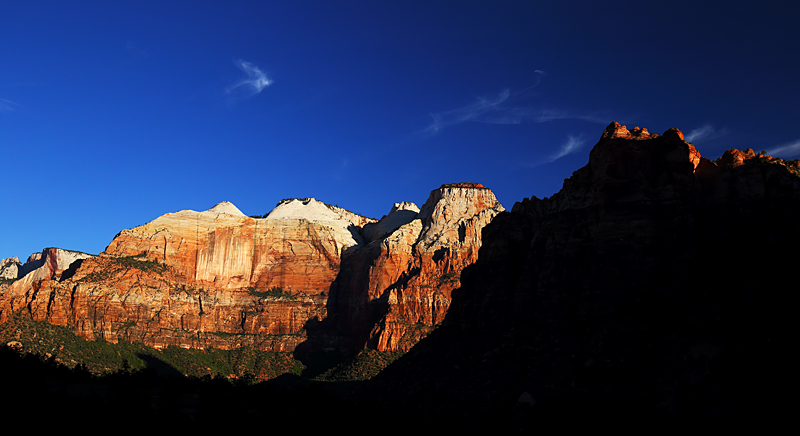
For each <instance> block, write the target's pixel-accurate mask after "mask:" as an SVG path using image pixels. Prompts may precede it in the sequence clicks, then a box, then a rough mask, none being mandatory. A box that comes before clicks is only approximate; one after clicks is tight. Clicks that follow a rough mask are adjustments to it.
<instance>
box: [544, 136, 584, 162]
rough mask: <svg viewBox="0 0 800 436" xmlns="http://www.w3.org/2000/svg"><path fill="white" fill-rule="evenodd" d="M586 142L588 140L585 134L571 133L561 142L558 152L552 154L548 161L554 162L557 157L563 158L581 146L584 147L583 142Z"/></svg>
mask: <svg viewBox="0 0 800 436" xmlns="http://www.w3.org/2000/svg"><path fill="white" fill-rule="evenodd" d="M585 143H586V141H585V140H584V139H583V135H578V136H574V135H569V136H567V140H566V142H564V143H563V144H561V148H560V149H559V150H558V152H557V153H555V154H553V155H552V156H550V158H548V159H547V162H553V161H555V160H557V159H561V158H562V157H564V156H566V155H568V154H571V153H575V152H576V151H578V150H579V149H580V148H581V147H583V144H585Z"/></svg>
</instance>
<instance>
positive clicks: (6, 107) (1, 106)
mask: <svg viewBox="0 0 800 436" xmlns="http://www.w3.org/2000/svg"><path fill="white" fill-rule="evenodd" d="M14 106H18V105H17V104H16V103H14V102H13V101H11V100H6V99H4V98H0V112H14Z"/></svg>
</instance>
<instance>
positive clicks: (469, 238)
mask: <svg viewBox="0 0 800 436" xmlns="http://www.w3.org/2000/svg"><path fill="white" fill-rule="evenodd" d="M500 210H502V207H501V206H500V205H499V203H498V202H497V201H496V199H495V198H494V195H493V194H492V193H491V191H489V190H488V189H486V188H483V187H482V186H479V185H470V186H469V187H442V188H441V189H439V190H435V191H434V192H433V193H432V194H431V199H429V201H428V203H426V205H425V206H424V207H423V209H422V211H420V210H419V209H417V208H416V206H415V205H413V204H411V203H398V204H396V205H395V207H393V208H392V211H391V212H390V214H389V215H387V216H385V217H383V218H382V219H381V220H374V219H369V218H366V217H363V216H360V215H357V214H354V213H352V212H349V211H347V210H345V209H342V208H339V207H336V206H330V205H326V204H324V203H322V202H319V201H316V200H314V199H313V198H306V199H287V200H283V201H281V202H280V203H279V204H278V205H277V206H276V207H275V209H273V210H272V211H271V212H270V213H269V214H268V215H267V216H265V217H262V218H253V217H247V216H245V215H244V214H243V213H241V211H239V210H238V209H237V208H236V207H235V206H234V205H233V204H231V203H229V202H223V203H220V204H218V205H216V206H214V207H213V208H211V209H209V210H207V211H204V212H195V211H181V212H176V213H170V214H166V215H164V216H161V217H159V218H157V219H155V220H153V221H151V222H149V223H147V224H145V225H142V226H139V227H136V228H133V229H128V230H123V231H121V232H120V233H119V234H118V235H117V236H116V237H115V238H114V240H113V241H112V242H111V243H110V244H109V246H108V247H107V248H106V250H105V251H104V252H103V253H101V254H100V255H99V256H97V257H90V256H88V255H85V256H83V255H82V256H77V257H76V256H72V257H70V258H69V259H67V257H68V256H66V255H65V254H64V253H71V252H66V251H64V250H60V251H59V250H57V251H52V252H51V251H48V250H50V249H48V250H45V252H43V253H42V255H41V256H40V257H39V258H37V259H33V258H32V259H30V260H29V262H28V263H26V265H29V267H30V268H31V269H34V266H36V267H37V268H35V269H34V270H33V271H32V272H30V273H28V274H27V275H25V276H24V277H23V278H22V279H19V280H17V281H16V282H14V283H13V284H11V285H10V286H9V285H2V286H4V289H0V321H4V320H5V319H7V318H8V317H9V316H10V314H11V313H13V312H15V311H19V310H24V311H27V312H29V313H30V314H31V315H32V316H33V317H34V319H37V320H46V321H49V322H52V323H55V324H59V325H68V326H71V327H73V329H74V330H75V331H76V332H77V333H79V334H80V335H81V336H83V337H85V338H88V339H95V338H103V339H105V340H107V341H110V342H116V341H118V340H123V339H124V340H136V341H142V342H144V343H145V344H148V345H151V346H155V347H164V346H169V345H178V346H183V347H195V348H207V347H215V348H233V347H237V346H242V345H248V346H254V347H257V348H259V349H263V350H273V351H291V350H294V349H295V348H296V347H297V346H298V345H299V344H301V343H303V342H306V340H307V332H306V328H307V327H308V326H313V325H320V324H325V325H328V326H335V328H333V329H330V330H329V331H328V333H326V334H327V335H328V336H329V339H330V338H339V339H331V340H328V341H324V342H320V341H312V342H314V343H315V344H320V346H326V347H327V346H329V345H330V344H331V343H336V344H348V345H353V346H356V347H363V346H365V345H367V343H366V338H363V337H361V336H359V335H355V336H354V335H353V332H367V333H369V332H370V331H373V330H374V332H373V334H372V335H370V336H369V338H374V340H372V341H371V342H370V344H372V346H373V347H377V348H379V349H384V350H393V349H398V348H403V347H408V346H410V345H403V346H400V345H398V344H399V343H400V342H401V341H400V339H401V338H402V337H404V336H407V335H406V332H407V331H409V330H413V331H419V330H420V329H419V326H420V325H424V326H425V327H426V328H430V327H431V326H433V325H435V324H436V323H438V322H440V321H441V320H442V319H443V317H444V313H445V312H446V310H447V307H448V306H449V294H450V291H451V290H452V288H453V287H454V286H455V285H456V283H457V277H458V274H459V273H460V270H461V269H463V267H464V266H465V265H467V264H469V263H471V262H474V260H475V258H476V256H477V249H478V247H479V245H480V229H481V228H482V227H483V226H484V225H485V224H486V223H487V222H488V221H489V220H490V219H491V217H493V216H494V215H495V214H496V213H498V212H499V211H500ZM421 243H422V245H420V244H421ZM423 245H424V247H425V248H424V249H423V248H421V247H422V246H423ZM418 247H419V248H418ZM362 252H364V253H367V252H368V253H376V254H377V256H375V257H371V256H364V255H363V254H360V253H362ZM361 261H369V262H372V261H374V262H375V264H374V265H373V264H369V265H356V264H358V263H359V262H361ZM425 262H433V263H434V264H435V265H433V266H421V265H422V263H425ZM343 264H346V265H348V266H347V267H346V268H344V269H345V270H347V271H349V270H350V269H353V268H355V269H358V270H361V269H364V268H365V269H366V270H368V271H370V275H369V277H367V281H366V282H358V283H357V284H358V285H363V286H360V287H358V288H353V289H350V288H343V287H342V284H343V283H345V282H347V280H348V279H346V278H343V277H340V275H341V272H342V265H343ZM70 265H72V266H71V267H70ZM25 268H26V267H25V266H23V269H25ZM65 271H69V272H68V273H65ZM412 271H413V272H414V274H416V276H419V277H417V278H415V279H414V280H413V283H418V285H417V284H414V285H413V286H410V287H407V289H406V287H402V286H399V285H398V283H397V282H398V277H400V276H403V277H406V280H408V279H409V278H410V275H413V274H412V273H411V272H412ZM345 275H346V273H345ZM442 277H444V278H442ZM389 288H392V289H393V291H390V290H388V289H389ZM337 292H338V294H339V295H338V296H337V297H336V299H335V304H334V303H332V302H331V301H329V296H330V295H331V294H334V293H337ZM398 292H399V293H398ZM375 300H381V301H384V302H387V304H388V305H384V308H383V313H375V312H374V311H373V309H374V307H375V306H376V305H375V304H374V301H375ZM329 310H333V311H334V312H335V313H336V314H337V316H338V318H337V322H336V323H330V322H327V323H323V321H325V320H327V318H328V312H329ZM363 312H370V313H371V315H374V316H369V317H359V314H360V313H363ZM339 315H340V316H339ZM347 316H350V317H351V318H349V319H348V318H346V317H347ZM378 321H380V322H381V324H380V325H379V326H376V325H374V323H375V322H378ZM370 322H372V323H373V324H368V323H370ZM365 323H367V324H365ZM387 326H388V327H389V328H387ZM362 336H363V335H362ZM340 337H344V338H346V339H341V338H340ZM354 337H358V338H359V340H360V342H359V340H354V339H353V338H354ZM414 338H416V339H414ZM418 338H419V335H417V336H412V337H411V338H408V337H407V338H406V339H405V340H404V341H405V342H404V343H406V344H410V343H412V342H414V341H416V340H418ZM354 344H355V345H354Z"/></svg>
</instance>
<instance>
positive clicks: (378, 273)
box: [0, 122, 800, 353]
mask: <svg viewBox="0 0 800 436" xmlns="http://www.w3.org/2000/svg"><path fill="white" fill-rule="evenodd" d="M631 141H633V142H636V143H638V144H642V146H644V145H652V146H653V147H656V148H658V150H660V151H658V153H655V152H653V153H649V152H648V153H645V152H642V150H645V149H644V148H641V147H638V148H637V147H633V148H631V147H622V146H620V144H628V143H629V142H631ZM659 147H660V148H659ZM665 147H666V148H665ZM645 148H646V147H645ZM662 148H663V150H662ZM636 150H639V151H638V152H637V151H636ZM659 153H661V154H659ZM662 154H663V156H662ZM656 158H658V159H662V160H664V162H666V164H668V165H674V166H676V168H679V169H680V171H682V172H681V174H683V172H686V174H683V175H682V176H681V177H683V178H674V180H672V179H670V181H669V183H667V182H664V183H665V185H664V186H663V188H664V189H663V190H662V191H663V192H657V193H649V194H647V195H656V194H657V195H656V196H657V197H658V198H661V197H659V196H667V197H668V196H669V195H670V192H671V191H670V190H674V189H677V188H679V187H681V186H683V185H682V184H686V183H690V181H689V179H692V180H694V179H696V178H698V177H701V178H702V179H703V180H704V182H703V186H704V188H703V189H700V190H695V191H693V192H694V193H693V194H692V195H696V196H698V199H697V201H699V202H701V203H704V204H705V203H714V204H716V203H720V204H722V203H724V201H726V200H725V199H726V198H727V197H726V196H728V195H729V194H724V195H723V194H719V192H723V193H724V192H727V191H725V189H723V188H724V187H725V186H727V185H726V183H728V184H729V183H733V182H732V181H731V180H733V179H731V180H728V179H727V178H730V177H731V174H734V173H733V172H731V171H728V169H737V171H738V172H742V171H745V170H747V171H751V172H752V171H755V170H754V169H753V168H755V167H756V166H753V165H746V164H749V163H752V162H756V163H771V164H779V165H781V166H783V167H785V168H786V169H787V170H788V171H789V172H791V173H792V174H794V175H795V176H797V175H800V161H798V160H794V161H784V160H782V159H779V158H774V157H771V156H767V155H766V153H764V152H762V153H755V152H754V151H753V150H752V149H748V150H745V151H739V150H736V149H730V150H727V151H726V152H725V153H724V154H723V155H722V157H720V158H719V159H717V160H716V161H711V160H709V159H707V158H702V157H701V156H700V154H699V153H698V152H697V150H696V149H695V148H694V146H693V145H692V144H690V143H687V142H685V140H684V137H683V134H682V133H681V132H680V131H679V130H678V129H669V130H667V131H666V132H664V134H663V135H662V136H659V135H657V134H651V133H649V132H648V131H647V130H646V129H640V128H638V127H636V128H633V129H630V130H628V129H627V128H626V127H625V126H622V125H620V124H618V123H616V122H612V123H611V124H610V125H609V126H608V127H607V128H606V129H605V131H604V132H603V134H602V136H601V138H600V141H599V142H598V143H597V145H595V147H594V148H593V150H592V152H591V154H590V164H589V165H588V166H587V167H585V168H584V169H582V170H578V171H576V173H575V174H574V175H573V177H571V178H570V179H567V180H565V182H564V187H563V188H562V190H561V191H560V192H559V193H557V194H555V195H554V196H553V198H552V199H551V200H549V201H546V202H543V201H538V200H537V201H534V199H533V198H532V199H531V200H528V199H524V200H522V201H521V202H518V203H516V204H515V205H514V208H512V212H511V214H512V215H513V214H525V213H528V212H530V210H533V209H535V210H536V211H537V213H539V214H542V215H553V214H557V213H559V211H563V210H590V209H592V208H594V209H597V208H598V207H600V209H603V207H604V206H602V205H603V204H605V203H604V202H606V201H609V198H616V197H617V196H619V195H621V194H620V192H623V191H626V189H628V188H626V187H627V186H629V185H631V183H633V182H634V181H635V180H638V179H637V177H639V178H641V177H642V176H641V174H644V173H647V174H649V172H651V171H652V167H653V166H654V165H656V164H659V165H660V164H664V162H661V161H659V162H661V163H658V162H656V161H654V159H656ZM666 164H664V165H666ZM684 166H685V168H684ZM739 167H742V168H739ZM586 168H588V169H586ZM756 169H757V168H756ZM739 170H741V171H739ZM745 172H746V171H745ZM586 174H592V175H593V176H592V177H591V178H587V177H588V176H586ZM748 174H749V173H748ZM687 178H688V179H687ZM756 179H757V178H753V180H756ZM762 182H763V181H762ZM764 183H766V182H764ZM593 185H597V186H600V185H602V186H604V187H605V188H603V190H599V191H597V190H593V189H594V188H593ZM718 185H719V186H718ZM631 186H633V185H631ZM748 186H749V185H748ZM759 186H760V185H757V184H756V185H753V186H749V188H748V189H750V190H752V191H753V192H750V191H746V192H745V191H743V190H742V189H744V188H742V187H738V188H737V191H736V192H737V195H739V196H740V197H741V196H745V197H746V196H748V195H752V196H753V197H754V198H756V197H757V196H758V195H763V192H761V191H760V190H759V189H761V188H759ZM681 189H682V188H681ZM595 191H597V192H595ZM760 192H761V194H759V193H760ZM573 194H574V195H573ZM630 195H631V196H632V197H631V198H628V199H627V200H629V201H633V200H635V199H637V198H639V197H638V196H641V195H643V194H641V193H635V195H634V194H633V193H632V194H630ZM648 198H649V197H648ZM665 198H666V197H665ZM737 198H738V197H737ZM748 198H749V197H748ZM648 201H649V200H648ZM598 205H600V206H598ZM543 208H544V209H543ZM503 210H504V209H503V207H502V206H501V205H500V203H499V202H498V201H497V199H496V198H495V196H494V194H493V193H492V192H491V190H489V189H487V188H485V187H484V186H482V185H478V184H450V185H442V186H441V187H440V188H439V189H436V190H434V191H432V192H431V194H430V196H429V198H428V200H427V201H426V202H425V204H424V205H423V206H422V207H421V208H418V207H417V206H416V205H414V204H413V203H405V202H404V203H395V205H394V207H393V208H392V210H391V211H390V213H389V214H388V215H386V216H384V217H382V218H381V219H380V220H375V219H370V218H366V217H363V216H360V215H357V214H354V213H352V212H349V211H347V210H345V209H341V208H338V207H336V206H330V205H326V204H324V203H321V202H319V201H316V200H314V199H313V198H307V199H287V200H284V201H281V202H280V203H279V204H278V205H277V206H276V207H275V209H273V210H272V211H271V212H270V213H269V214H268V215H266V216H265V217H247V216H245V215H244V214H242V213H241V212H240V211H239V210H238V209H237V208H236V207H235V206H234V205H232V204H231V203H228V202H222V203H219V204H218V205H216V206H214V207H213V208H211V209H209V210H207V211H204V212H195V211H180V212H176V213H169V214H166V215H164V216H161V217H159V218H157V219H155V220H153V221H151V222H149V223H147V224H145V225H143V226H139V227H135V228H133V229H128V230H123V231H121V232H120V233H119V234H118V235H117V236H116V237H115V238H114V239H113V240H112V241H111V243H110V244H109V246H108V247H107V248H106V250H105V251H104V252H103V253H101V254H100V255H98V256H90V255H86V254H85V253H79V252H72V251H68V250H61V249H55V248H50V249H45V250H44V251H43V252H42V253H41V254H35V255H32V256H31V258H30V259H29V260H28V262H26V263H25V264H24V265H23V264H21V263H20V262H19V260H18V259H16V258H11V259H5V260H3V261H2V263H0V278H5V279H4V280H3V281H0V322H5V321H6V320H8V319H9V318H10V317H11V316H12V315H13V314H14V313H16V312H25V313H28V314H29V315H30V316H31V317H32V318H33V319H35V320H42V321H48V322H50V323H53V324H57V325H63V326H69V327H70V328H72V330H73V331H75V332H76V333H78V334H79V335H81V336H82V337H84V338H86V339H96V338H103V339H105V340H107V341H109V342H117V341H118V340H128V341H140V342H143V343H145V344H146V345H149V346H152V347H165V346H169V345H177V346H182V347H192V348H209V347H213V348H234V347H238V346H244V345H247V346H253V347H256V348H258V349H261V350H271V351H297V352H301V353H302V352H305V351H318V350H331V349H335V350H340V351H344V352H354V351H357V350H359V349H362V348H364V347H369V348H374V349H377V350H381V351H393V350H404V351H406V350H408V349H410V348H411V346H413V345H414V344H415V343H417V342H418V341H419V340H420V339H421V338H422V337H424V336H425V335H427V333H429V332H430V331H431V330H432V329H433V328H434V327H435V326H436V325H438V324H439V323H441V322H442V321H443V320H444V317H445V315H446V314H447V313H448V310H449V308H450V304H451V297H452V291H453V289H455V288H457V287H458V286H459V285H460V276H461V272H462V271H463V270H464V268H465V267H466V266H468V265H471V264H473V263H474V262H475V261H476V260H477V258H478V250H479V248H480V247H481V246H482V240H481V237H482V235H481V230H482V229H483V228H484V227H485V226H487V225H488V224H489V223H490V222H491V221H492V220H493V218H494V217H495V216H497V215H498V214H499V213H500V212H502V211H503ZM592 210H593V209H592ZM598 210H599V209H598ZM587 213H588V212H587ZM622 224H624V223H622ZM493 227H494V226H492V228H493ZM560 237H564V235H561V236H559V235H550V238H551V239H552V241H550V242H548V244H560V243H562V242H564V241H560V240H559V239H558V238H560ZM492 254H493V253H491V252H489V253H486V254H485V255H488V256H492ZM14 274H16V276H14ZM14 277H17V279H16V280H15V281H13V282H11V283H10V284H9V283H3V282H4V281H5V282H8V281H11V280H14ZM475 322H477V321H475Z"/></svg>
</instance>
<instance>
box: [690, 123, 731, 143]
mask: <svg viewBox="0 0 800 436" xmlns="http://www.w3.org/2000/svg"><path fill="white" fill-rule="evenodd" d="M726 134H728V131H727V130H726V129H725V128H722V129H719V130H717V129H716V128H715V127H714V126H712V125H711V124H705V125H703V126H702V127H699V128H697V129H694V130H692V131H691V132H689V134H688V135H686V138H685V139H686V142H694V141H699V140H702V139H705V140H711V139H715V138H719V137H720V136H724V135H726Z"/></svg>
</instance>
